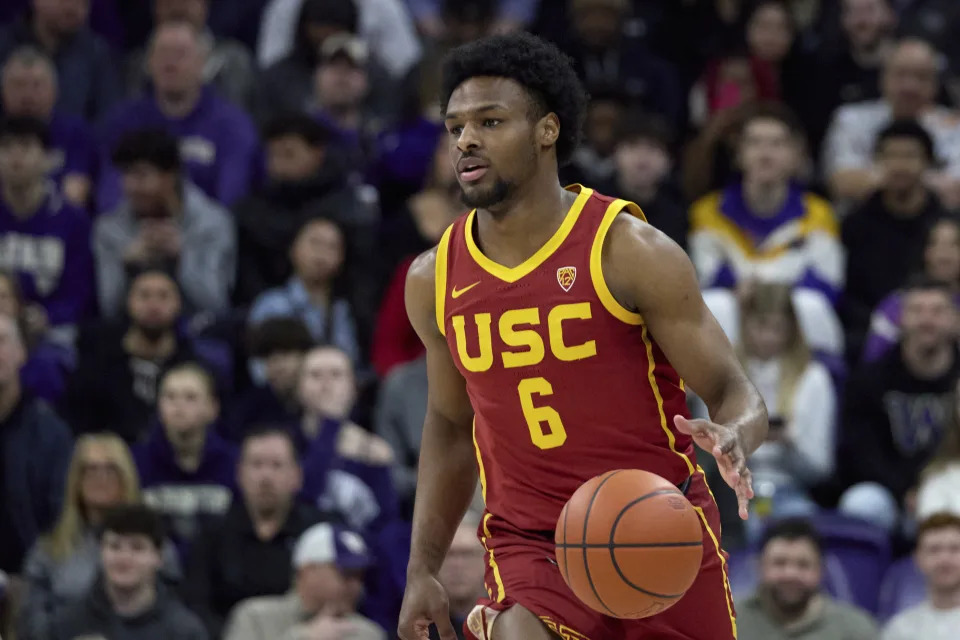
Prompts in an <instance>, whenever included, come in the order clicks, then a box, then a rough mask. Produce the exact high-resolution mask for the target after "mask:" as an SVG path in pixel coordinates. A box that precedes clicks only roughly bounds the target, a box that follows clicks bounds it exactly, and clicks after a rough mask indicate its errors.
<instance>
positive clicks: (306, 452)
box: [298, 346, 397, 530]
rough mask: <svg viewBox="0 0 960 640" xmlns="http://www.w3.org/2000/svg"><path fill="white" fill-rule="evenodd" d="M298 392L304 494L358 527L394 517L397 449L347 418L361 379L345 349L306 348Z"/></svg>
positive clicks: (359, 528)
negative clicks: (392, 468) (393, 473)
mask: <svg viewBox="0 0 960 640" xmlns="http://www.w3.org/2000/svg"><path fill="white" fill-rule="evenodd" d="M298 392H299V398H300V404H301V406H302V408H303V415H302V420H301V422H300V431H299V437H300V444H299V448H300V452H301V456H302V457H303V461H304V462H303V464H304V474H305V480H304V495H305V497H306V498H307V499H308V500H310V501H311V502H316V503H317V504H318V505H319V506H320V507H321V509H323V510H324V511H331V512H335V513H338V514H341V515H342V516H343V517H344V518H345V519H346V521H347V523H348V524H349V525H350V526H352V527H353V528H355V529H358V530H364V529H366V528H367V527H369V526H370V525H372V524H373V523H374V522H378V523H379V522H383V521H385V520H391V519H393V518H394V517H395V516H396V509H397V504H396V493H395V492H394V489H393V484H392V481H391V478H390V465H391V464H392V463H393V451H392V450H391V449H390V445H388V444H387V443H386V442H385V441H384V440H383V439H382V438H380V437H379V436H375V435H373V434H371V433H369V432H367V431H365V430H364V429H363V428H362V427H360V426H358V425H357V424H355V423H354V422H351V421H350V420H349V418H350V415H351V413H353V411H354V405H355V403H356V400H357V382H356V378H355V375H354V369H353V366H352V365H351V364H350V358H349V357H348V355H347V354H346V352H344V351H343V350H341V349H338V348H337V347H332V346H320V347H315V348H314V349H312V350H310V351H308V352H307V354H306V356H305V357H304V361H303V368H302V370H301V373H300V385H299V389H298Z"/></svg>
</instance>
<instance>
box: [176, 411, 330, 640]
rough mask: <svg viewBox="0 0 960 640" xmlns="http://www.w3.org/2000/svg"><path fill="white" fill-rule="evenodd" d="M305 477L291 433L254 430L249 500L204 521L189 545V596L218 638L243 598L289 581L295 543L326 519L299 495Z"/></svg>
mask: <svg viewBox="0 0 960 640" xmlns="http://www.w3.org/2000/svg"><path fill="white" fill-rule="evenodd" d="M302 480H303V476H302V474H301V471H300V461H299V460H298V458H297V451H296V446H295V445H294V442H293V439H292V438H291V437H290V434H289V432H287V431H286V430H284V429H282V428H276V427H274V428H270V427H267V428H263V429H259V430H256V431H252V432H250V433H249V434H247V436H246V437H245V438H244V440H243V448H242V453H241V456H240V464H239V466H238V467H237V484H238V485H239V486H240V496H238V497H240V498H242V499H238V500H234V501H233V504H232V505H231V506H230V510H229V511H228V512H227V513H226V515H224V516H223V517H221V518H218V519H216V520H214V521H213V522H211V523H210V525H209V526H207V527H205V528H204V529H203V531H202V532H201V533H200V535H199V536H198V537H197V540H196V541H195V543H194V545H193V547H192V549H191V551H190V563H189V568H188V570H187V580H186V584H185V588H184V596H185V599H186V601H187V603H189V604H190V606H191V607H192V608H193V609H194V611H196V612H197V613H198V614H199V615H200V616H201V618H203V620H204V622H205V623H206V625H207V630H208V631H209V632H210V637H211V638H221V637H223V623H224V621H225V619H226V617H227V614H229V613H230V610H231V609H233V607H234V606H235V605H236V604H237V603H238V602H240V601H241V600H246V599H247V598H253V597H256V596H274V595H280V594H283V593H285V592H286V591H287V590H288V589H289V588H290V583H291V580H292V577H293V573H292V571H291V567H292V564H291V550H292V549H293V546H294V544H295V543H296V541H297V539H298V538H299V537H300V535H301V534H302V533H303V532H304V531H306V530H307V529H308V528H309V527H310V526H311V525H314V524H316V523H317V522H319V521H320V520H321V519H322V516H321V514H320V512H319V511H318V510H317V509H316V508H314V507H311V506H308V505H305V504H302V503H298V502H297V494H298V493H299V492H300V488H301V486H302ZM271 640H276V639H271Z"/></svg>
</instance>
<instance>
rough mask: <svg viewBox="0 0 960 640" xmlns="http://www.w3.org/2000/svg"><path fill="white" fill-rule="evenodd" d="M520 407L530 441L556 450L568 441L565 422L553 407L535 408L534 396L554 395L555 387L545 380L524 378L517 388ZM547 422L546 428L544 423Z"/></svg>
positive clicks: (541, 446)
mask: <svg viewBox="0 0 960 640" xmlns="http://www.w3.org/2000/svg"><path fill="white" fill-rule="evenodd" d="M517 392H518V393H519V394H520V407H521V408H522V409H523V417H524V419H526V421H527V428H528V429H529V430H530V439H531V440H532V441H533V444H535V445H537V446H538V447H540V448H541V449H555V448H557V447H559V446H562V445H563V443H564V442H566V441H567V431H566V429H564V428H563V420H561V419H560V414H559V413H557V412H556V410H555V409H554V408H553V407H535V406H533V396H534V395H538V396H551V395H553V386H552V385H551V384H550V383H549V382H547V380H546V379H545V378H524V379H523V380H521V381H520V384H519V385H518V386H517ZM544 422H546V423H547V424H546V426H544V425H543V423H544Z"/></svg>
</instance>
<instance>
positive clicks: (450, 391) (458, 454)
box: [398, 250, 477, 640]
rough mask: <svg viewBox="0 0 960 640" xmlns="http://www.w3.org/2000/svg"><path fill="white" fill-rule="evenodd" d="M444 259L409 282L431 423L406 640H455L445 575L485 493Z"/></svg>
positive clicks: (416, 266)
mask: <svg viewBox="0 0 960 640" xmlns="http://www.w3.org/2000/svg"><path fill="white" fill-rule="evenodd" d="M435 268H436V251H435V250H431V251H428V252H426V253H424V254H422V255H421V256H420V257H418V258H417V259H416V260H415V261H414V263H413V265H411V267H410V271H409V273H408V275H407V283H406V306H407V315H408V316H409V317H410V322H411V324H412V325H413V328H414V329H415V330H416V332H417V334H418V335H419V336H420V339H421V340H422V341H423V343H424V345H425V346H426V350H427V378H428V380H429V388H428V392H427V415H426V418H425V420H424V423H423V440H422V444H421V447H420V465H419V469H418V476H417V498H416V503H415V505H414V510H413V540H412V545H411V550H410V562H409V564H408V566H407V590H406V593H405V594H404V603H403V610H402V612H401V616H400V627H399V630H398V631H399V634H400V637H401V638H402V639H403V640H415V639H417V640H419V639H421V638H422V639H423V640H426V638H427V633H428V628H429V624H430V622H434V623H435V624H436V625H437V629H438V631H439V632H440V637H441V638H442V639H443V640H454V639H455V638H456V633H455V632H454V630H453V626H452V625H451V624H450V615H449V611H448V607H447V599H446V595H445V594H444V591H443V589H442V588H441V586H440V583H439V582H437V580H436V575H437V572H438V571H439V570H440V565H441V564H443V559H444V557H445V556H446V555H447V551H448V550H449V548H450V543H451V542H452V540H453V536H454V534H455V533H456V530H457V527H458V526H459V524H460V520H461V519H462V518H463V514H464V513H465V512H466V510H467V507H468V506H469V504H470V501H471V499H472V498H473V495H474V491H476V486H477V468H476V457H475V453H474V449H473V433H472V423H473V408H472V407H471V405H470V399H469V397H468V396H467V390H466V383H465V382H464V379H463V376H461V375H460V371H459V370H458V369H457V368H456V365H454V363H453V358H452V357H451V355H450V350H449V349H448V347H447V343H446V341H445V340H444V337H443V335H442V334H441V333H440V329H439V327H437V316H436V297H435V296H436V294H435V289H434V287H435V285H434V282H435V275H434V271H435Z"/></svg>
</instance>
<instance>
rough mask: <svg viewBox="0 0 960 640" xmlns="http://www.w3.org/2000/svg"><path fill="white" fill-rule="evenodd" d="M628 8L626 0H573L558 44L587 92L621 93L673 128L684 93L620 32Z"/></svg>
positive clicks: (665, 69) (660, 64) (670, 72)
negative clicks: (567, 33)
mask: <svg viewBox="0 0 960 640" xmlns="http://www.w3.org/2000/svg"><path fill="white" fill-rule="evenodd" d="M629 12H630V2H628V1H627V0H574V1H573V2H571V3H570V25H571V32H572V33H571V38H570V42H569V43H565V46H564V48H565V49H566V50H567V52H568V53H569V54H570V56H571V57H572V58H573V61H574V64H575V65H576V68H577V71H578V74H579V75H580V77H581V78H583V82H584V85H585V86H586V88H587V90H588V91H590V93H591V94H593V93H601V92H605V91H611V90H618V91H622V92H623V94H624V98H625V99H626V100H627V101H628V102H629V103H631V104H634V105H636V106H638V107H642V108H644V109H645V110H648V111H652V112H655V113H658V114H660V115H661V116H662V117H664V118H666V119H667V120H668V121H669V122H670V125H671V126H674V127H679V126H680V125H681V124H682V121H681V118H682V115H683V113H684V103H683V98H684V96H683V92H682V89H681V87H680V82H679V80H680V79H679V77H678V74H677V71H676V69H674V67H673V66H672V65H671V64H669V63H668V62H666V61H664V60H661V59H660V58H658V57H657V56H656V55H654V54H653V53H652V52H651V51H650V49H649V47H645V46H644V43H643V42H642V41H641V40H640V39H639V38H637V37H636V36H631V35H630V34H628V33H627V32H626V31H625V29H624V23H625V22H626V21H627V19H628V17H629Z"/></svg>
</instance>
